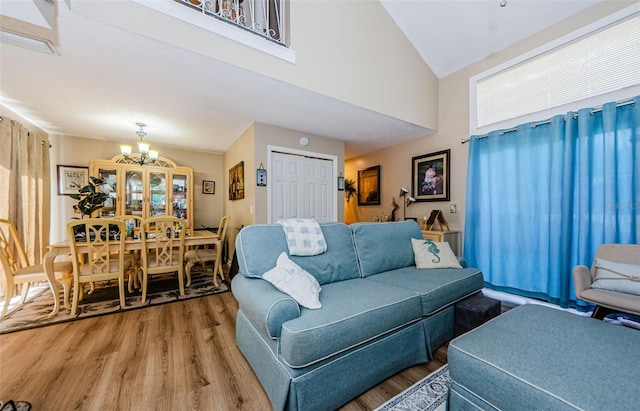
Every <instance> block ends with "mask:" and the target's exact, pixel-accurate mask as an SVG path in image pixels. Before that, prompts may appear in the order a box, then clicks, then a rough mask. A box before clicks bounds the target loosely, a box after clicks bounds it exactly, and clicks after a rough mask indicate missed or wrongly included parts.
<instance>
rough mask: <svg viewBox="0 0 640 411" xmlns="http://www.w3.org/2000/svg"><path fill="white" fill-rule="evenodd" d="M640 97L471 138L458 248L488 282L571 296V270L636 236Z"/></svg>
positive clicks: (570, 302) (542, 295) (544, 295)
mask: <svg viewBox="0 0 640 411" xmlns="http://www.w3.org/2000/svg"><path fill="white" fill-rule="evenodd" d="M639 100H640V96H638V97H636V98H635V99H633V100H632V101H633V104H630V103H627V104H616V103H608V104H605V105H604V106H603V107H602V110H593V109H589V108H586V109H582V110H579V111H578V112H577V113H576V112H569V113H567V114H566V116H563V115H559V116H555V117H553V118H551V119H550V120H547V121H543V122H539V123H527V124H522V125H520V126H518V127H516V128H515V129H510V130H502V131H494V132H491V133H489V134H488V136H471V139H470V141H469V144H470V148H469V170H468V175H467V199H466V219H465V233H464V234H465V235H464V238H465V241H464V250H465V252H464V254H465V258H466V259H467V261H468V264H469V266H471V267H478V268H480V269H481V270H482V272H483V274H484V279H485V286H487V287H489V288H492V289H496V290H501V291H507V292H512V293H515V294H519V295H524V296H528V297H534V298H539V299H543V300H546V301H550V302H553V303H555V304H559V305H560V306H562V307H567V306H576V305H578V304H584V303H582V302H576V297H575V293H574V291H573V278H572V277H573V275H572V272H573V267H574V266H576V265H578V264H584V265H587V266H591V263H592V261H593V257H594V255H595V252H596V249H597V248H598V246H599V245H600V244H603V243H637V242H638V240H639V239H640V104H639V103H640V101H639Z"/></svg>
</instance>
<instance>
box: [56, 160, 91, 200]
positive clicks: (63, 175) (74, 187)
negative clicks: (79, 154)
mask: <svg viewBox="0 0 640 411" xmlns="http://www.w3.org/2000/svg"><path fill="white" fill-rule="evenodd" d="M57 167H58V195H69V194H78V190H80V189H81V188H82V187H84V186H86V185H87V184H89V167H79V166H63V165H58V166H57Z"/></svg>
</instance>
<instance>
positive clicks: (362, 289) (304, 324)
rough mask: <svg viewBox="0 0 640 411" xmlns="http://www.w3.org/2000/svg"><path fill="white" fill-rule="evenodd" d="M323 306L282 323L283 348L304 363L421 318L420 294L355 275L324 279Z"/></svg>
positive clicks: (297, 364)
mask: <svg viewBox="0 0 640 411" xmlns="http://www.w3.org/2000/svg"><path fill="white" fill-rule="evenodd" d="M320 300H321V302H322V309H320V310H303V311H302V313H301V315H300V317H299V318H296V319H293V320H290V321H287V322H286V323H284V324H283V325H282V333H281V336H280V351H281V354H282V359H283V361H284V362H285V363H286V364H287V365H289V366H290V367H292V368H302V367H306V366H309V365H311V364H314V363H316V362H318V361H322V360H324V359H326V358H329V357H331V356H333V355H335V354H338V353H341V352H343V351H346V350H349V349H351V348H354V347H357V346H359V345H361V344H363V343H366V342H368V341H371V340H373V339H375V338H377V337H379V336H382V335H385V334H388V333H391V332H393V331H395V330H397V329H399V328H401V327H404V326H406V325H408V324H411V323H414V322H416V321H419V320H420V318H421V307H420V299H419V297H418V296H417V295H416V294H415V293H414V292H412V291H410V290H405V289H402V288H396V287H391V286H388V285H386V284H382V283H376V282H372V281H366V280H364V279H360V278H358V279H353V280H346V281H340V282H335V283H331V284H325V285H324V286H323V287H322V294H321V295H320Z"/></svg>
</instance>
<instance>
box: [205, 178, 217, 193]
mask: <svg viewBox="0 0 640 411" xmlns="http://www.w3.org/2000/svg"><path fill="white" fill-rule="evenodd" d="M202 192H203V193H204V194H215V193H216V182H215V181H209V180H202Z"/></svg>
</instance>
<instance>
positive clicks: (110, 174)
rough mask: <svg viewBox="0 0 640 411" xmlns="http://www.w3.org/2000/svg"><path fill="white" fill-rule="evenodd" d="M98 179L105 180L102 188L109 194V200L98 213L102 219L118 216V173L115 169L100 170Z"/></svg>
mask: <svg viewBox="0 0 640 411" xmlns="http://www.w3.org/2000/svg"><path fill="white" fill-rule="evenodd" d="M97 174H98V175H97V177H99V178H101V179H102V180H104V186H103V187H102V188H101V190H102V191H103V192H105V193H106V194H107V199H106V200H105V201H104V203H102V204H103V205H102V208H101V209H100V210H99V211H98V215H99V216H100V217H115V216H117V215H118V186H117V181H118V179H117V177H118V172H117V170H116V169H115V168H112V169H110V168H99V169H98V173H97Z"/></svg>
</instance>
